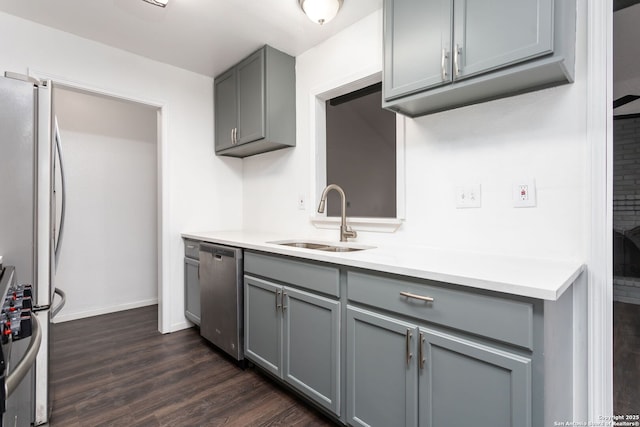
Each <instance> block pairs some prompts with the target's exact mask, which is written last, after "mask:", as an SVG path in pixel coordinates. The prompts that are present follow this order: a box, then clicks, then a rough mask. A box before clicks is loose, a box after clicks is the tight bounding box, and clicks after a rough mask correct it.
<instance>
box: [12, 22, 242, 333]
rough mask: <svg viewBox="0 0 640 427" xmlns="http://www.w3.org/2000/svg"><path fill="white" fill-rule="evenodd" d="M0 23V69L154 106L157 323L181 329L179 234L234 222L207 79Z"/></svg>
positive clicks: (236, 202)
mask: <svg viewBox="0 0 640 427" xmlns="http://www.w3.org/2000/svg"><path fill="white" fill-rule="evenodd" d="M0 28H2V35H3V37H2V40H3V41H2V42H0V70H10V71H15V72H21V73H27V72H28V71H29V70H31V71H32V72H35V73H45V74H47V75H53V76H56V77H57V79H58V80H62V81H66V82H75V83H77V84H79V85H82V86H86V87H90V88H96V89H98V90H101V91H107V92H113V93H115V94H119V95H122V96H125V97H129V98H133V99H139V100H145V101H149V103H154V104H157V105H161V106H162V117H161V123H162V127H161V132H160V135H161V138H160V139H161V141H160V153H159V162H160V167H159V169H158V170H159V174H160V175H159V176H160V184H161V191H160V193H159V200H160V203H161V205H162V209H161V212H162V216H161V219H160V227H161V230H160V233H159V238H160V247H161V248H162V249H161V250H162V260H161V262H160V265H161V268H162V271H161V272H160V274H159V277H160V278H161V280H162V283H163V292H161V293H160V294H159V297H160V300H161V301H160V303H161V305H162V306H163V307H164V306H165V305H166V310H164V313H163V317H162V319H161V322H160V323H161V325H160V326H161V329H162V330H163V331H165V332H169V331H172V330H177V329H180V328H183V327H186V326H187V323H186V320H185V318H184V314H183V298H184V297H183V264H182V263H183V253H184V252H183V251H184V248H183V245H182V239H181V237H180V233H181V232H183V231H188V230H195V231H197V230H215V229H234V228H239V227H241V225H242V163H241V161H239V160H237V159H222V158H218V157H216V156H215V155H214V152H213V113H212V111H213V81H212V79H211V78H210V77H206V76H202V75H198V74H195V73H192V72H188V71H185V70H182V69H179V68H176V67H172V66H169V65H166V64H162V63H159V62H156V61H152V60H149V59H147V58H143V57H140V56H136V55H133V54H131V53H128V52H125V51H122V50H118V49H114V48H111V47H108V46H105V45H102V44H99V43H95V42H92V41H89V40H86V39H82V38H80V37H77V36H74V35H71V34H68V33H64V32H61V31H58V30H54V29H51V28H48V27H45V26H42V25H39V24H35V23H33V22H30V21H26V20H23V19H20V18H16V17H14V16H11V15H8V14H4V13H0Z"/></svg>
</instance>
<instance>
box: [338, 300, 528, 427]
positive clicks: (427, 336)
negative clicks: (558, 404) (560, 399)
mask: <svg viewBox="0 0 640 427" xmlns="http://www.w3.org/2000/svg"><path fill="white" fill-rule="evenodd" d="M531 370H532V369H531V359H530V358H527V357H523V356H521V355H518V354H513V353H510V352H508V351H504V350H503V349H500V348H494V347H492V346H490V345H488V344H479V343H477V342H474V341H469V340H467V339H465V338H462V337H459V336H457V335H454V334H450V333H443V332H441V331H438V330H435V329H431V328H426V327H421V326H418V325H416V324H413V323H410V322H406V321H403V320H399V319H395V318H392V317H388V316H385V315H382V314H378V313H375V312H372V311H368V310H364V309H360V308H357V307H353V306H348V307H347V375H348V377H347V402H348V403H347V420H348V422H349V424H351V425H354V426H389V425H394V426H421V427H446V426H462V425H473V426H477V427H530V426H531V419H532V418H531V410H532V409H531V399H532V396H531V390H532V378H531V375H532V372H531Z"/></svg>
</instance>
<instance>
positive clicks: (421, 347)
mask: <svg viewBox="0 0 640 427" xmlns="http://www.w3.org/2000/svg"><path fill="white" fill-rule="evenodd" d="M424 341H425V339H424V334H423V333H422V332H420V347H419V348H418V358H419V359H420V369H424Z"/></svg>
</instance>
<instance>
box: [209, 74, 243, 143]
mask: <svg viewBox="0 0 640 427" xmlns="http://www.w3.org/2000/svg"><path fill="white" fill-rule="evenodd" d="M236 83H237V76H236V70H235V68H233V69H231V70H229V71H227V72H226V73H224V74H222V75H220V76H218V77H217V78H216V79H215V81H214V84H213V90H214V118H215V149H216V151H218V150H223V149H225V148H229V147H231V146H232V145H234V144H233V137H234V135H233V133H234V129H236V128H237V126H238V104H237V96H238V95H237V93H236V88H237V84H236Z"/></svg>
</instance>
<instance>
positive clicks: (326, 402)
mask: <svg viewBox="0 0 640 427" xmlns="http://www.w3.org/2000/svg"><path fill="white" fill-rule="evenodd" d="M244 286H245V357H246V358H247V359H249V360H251V361H252V362H254V363H255V364H256V365H259V366H260V367H262V368H263V369H265V370H266V371H268V372H270V373H272V374H273V375H275V376H277V377H278V378H281V379H282V380H284V381H285V382H286V383H287V384H289V385H290V386H292V387H293V388H295V389H296V390H298V391H299V392H301V393H303V394H304V395H306V396H307V397H309V398H311V399H312V400H313V401H315V402H316V403H317V404H319V405H321V406H322V407H324V408H326V409H327V410H329V411H331V412H332V413H334V414H336V415H339V413H340V399H339V397H340V393H339V389H340V370H339V364H340V302H339V301H336V300H333V299H330V298H326V297H323V296H320V295H316V294H313V293H310V292H306V291H302V290H299V289H295V288H292V287H288V286H282V285H278V284H275V283H272V282H270V281H268V280H263V279H260V278H257V277H252V276H249V275H245V283H244Z"/></svg>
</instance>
